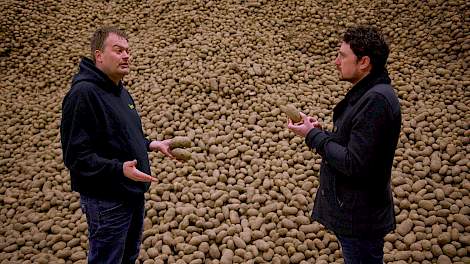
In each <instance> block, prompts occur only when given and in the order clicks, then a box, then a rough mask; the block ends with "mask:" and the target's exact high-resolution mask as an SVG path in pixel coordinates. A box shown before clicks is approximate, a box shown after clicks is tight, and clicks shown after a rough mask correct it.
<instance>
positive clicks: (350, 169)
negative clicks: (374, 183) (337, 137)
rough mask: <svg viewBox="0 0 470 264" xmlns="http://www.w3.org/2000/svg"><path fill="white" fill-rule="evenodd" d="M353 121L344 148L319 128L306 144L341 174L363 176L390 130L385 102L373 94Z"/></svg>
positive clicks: (309, 134) (373, 161)
mask: <svg viewBox="0 0 470 264" xmlns="http://www.w3.org/2000/svg"><path fill="white" fill-rule="evenodd" d="M360 109H361V110H360V111H359V113H358V114H357V115H356V117H355V118H354V120H352V128H351V133H350V137H349V142H348V143H347V144H346V145H345V146H343V145H340V144H338V143H336V142H335V141H333V140H332V137H331V136H330V135H328V134H326V133H325V132H323V131H322V130H320V129H317V128H315V129H312V130H311V131H309V133H308V134H307V136H306V143H307V145H308V146H309V147H310V148H315V149H316V150H317V152H318V153H319V154H320V155H321V156H322V158H323V159H324V160H325V161H326V162H327V163H328V164H329V165H330V166H332V167H334V168H336V169H337V170H339V171H341V172H342V173H343V174H345V175H348V176H352V175H366V174H367V173H368V171H369V168H370V166H371V164H375V162H376V161H377V159H378V158H379V157H380V147H381V146H380V144H379V143H380V142H382V141H381V138H383V136H384V134H386V133H387V130H389V127H388V125H389V124H390V118H389V117H390V111H389V106H388V103H387V101H386V99H385V98H384V97H383V96H382V95H380V94H375V93H374V94H372V95H371V96H370V97H369V98H368V99H367V100H366V101H365V102H364V103H363V104H362V106H361V108H360Z"/></svg>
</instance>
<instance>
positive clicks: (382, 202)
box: [306, 71, 401, 238]
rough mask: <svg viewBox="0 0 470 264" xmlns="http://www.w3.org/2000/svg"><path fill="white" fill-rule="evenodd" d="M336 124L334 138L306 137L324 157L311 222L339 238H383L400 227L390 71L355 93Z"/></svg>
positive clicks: (397, 117)
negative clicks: (394, 174) (393, 174)
mask: <svg viewBox="0 0 470 264" xmlns="http://www.w3.org/2000/svg"><path fill="white" fill-rule="evenodd" d="M333 122H334V129H333V132H326V131H322V130H320V129H318V128H314V129H312V130H311V131H309V133H308V134H307V136H306V143H307V145H308V146H309V147H310V148H314V149H316V150H317V152H318V153H319V154H320V155H321V156H322V164H321V169H320V186H319V189H318V191H317V194H316V198H315V203H314V208H313V213H312V217H313V219H314V220H316V221H318V222H320V223H322V224H323V225H324V226H326V227H327V228H328V229H330V230H331V231H333V232H334V233H336V234H338V235H343V236H349V237H368V238H374V237H381V236H382V237H383V236H384V235H385V234H387V233H388V232H390V231H392V230H394V229H395V226H396V223H395V214H394V204H393V197H392V191H391V186H390V178H391V169H392V165H393V157H394V155H395V149H396V146H397V142H398V137H399V134H400V127H401V113H400V104H399V101H398V98H397V96H396V94H395V92H394V91H393V88H392V86H391V85H390V78H389V77H388V74H387V73H386V71H385V72H381V73H377V74H369V75H367V76H366V77H365V78H364V79H362V80H361V81H359V82H358V83H357V84H356V85H355V86H354V87H353V88H351V90H350V91H349V92H348V93H347V94H346V96H345V98H344V99H343V100H342V101H341V102H339V103H338V105H336V107H335V108H334V110H333Z"/></svg>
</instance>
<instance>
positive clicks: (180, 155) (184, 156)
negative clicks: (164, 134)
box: [171, 148, 192, 160]
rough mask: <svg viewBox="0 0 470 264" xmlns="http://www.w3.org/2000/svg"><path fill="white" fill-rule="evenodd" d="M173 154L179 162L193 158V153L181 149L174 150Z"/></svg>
mask: <svg viewBox="0 0 470 264" xmlns="http://www.w3.org/2000/svg"><path fill="white" fill-rule="evenodd" d="M171 154H172V155H173V156H175V158H176V159H178V160H189V159H191V156H192V155H191V152H189V151H187V150H185V149H181V148H175V149H172V150H171Z"/></svg>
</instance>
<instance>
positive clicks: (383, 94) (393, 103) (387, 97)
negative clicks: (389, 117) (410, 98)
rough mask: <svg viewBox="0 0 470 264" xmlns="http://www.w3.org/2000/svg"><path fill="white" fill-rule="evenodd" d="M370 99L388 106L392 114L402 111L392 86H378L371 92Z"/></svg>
mask: <svg viewBox="0 0 470 264" xmlns="http://www.w3.org/2000/svg"><path fill="white" fill-rule="evenodd" d="M369 97H370V99H372V100H374V101H376V102H380V104H384V105H387V106H388V108H389V109H390V110H392V112H397V111H399V110H400V102H399V100H398V97H397V95H396V93H395V91H394V90H393V87H392V86H391V85H390V84H377V85H375V86H374V87H372V88H371V89H370V90H369Z"/></svg>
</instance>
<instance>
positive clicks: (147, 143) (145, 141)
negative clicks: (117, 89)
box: [125, 89, 152, 151]
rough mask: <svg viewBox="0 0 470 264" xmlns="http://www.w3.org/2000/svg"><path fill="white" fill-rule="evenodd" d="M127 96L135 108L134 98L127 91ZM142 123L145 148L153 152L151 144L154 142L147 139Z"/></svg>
mask: <svg viewBox="0 0 470 264" xmlns="http://www.w3.org/2000/svg"><path fill="white" fill-rule="evenodd" d="M125 91H126V93H127V95H128V96H129V99H130V100H131V101H132V104H133V105H134V106H135V105H136V104H135V101H134V98H132V95H131V94H130V93H129V91H127V89H126V90H125ZM139 118H140V115H139ZM140 123H141V127H142V140H143V141H144V146H146V147H147V151H152V150H151V149H150V143H151V142H152V140H150V139H149V138H147V137H146V135H145V133H144V127H143V125H142V121H140Z"/></svg>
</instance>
